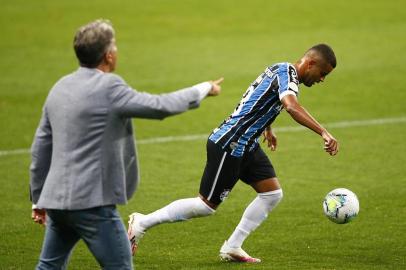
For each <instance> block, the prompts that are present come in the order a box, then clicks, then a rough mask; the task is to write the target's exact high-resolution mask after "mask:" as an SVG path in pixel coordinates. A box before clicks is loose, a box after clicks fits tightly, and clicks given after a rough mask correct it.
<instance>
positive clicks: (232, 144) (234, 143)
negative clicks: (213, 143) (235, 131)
mask: <svg viewBox="0 0 406 270" xmlns="http://www.w3.org/2000/svg"><path fill="white" fill-rule="evenodd" d="M237 146H238V143H236V142H231V143H230V148H231V149H232V150H234V149H236V148H237Z"/></svg>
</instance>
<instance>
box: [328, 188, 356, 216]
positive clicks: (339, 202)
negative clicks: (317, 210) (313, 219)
mask: <svg viewBox="0 0 406 270" xmlns="http://www.w3.org/2000/svg"><path fill="white" fill-rule="evenodd" d="M323 210H324V214H325V215H326V216H327V217H328V218H329V219H330V220H331V221H333V222H335V223H339V224H344V223H348V222H350V221H351V220H352V219H354V218H355V217H356V216H357V215H358V212H359V202H358V198H357V196H356V195H355V194H354V192H352V191H351V190H348V189H346V188H337V189H334V190H332V191H330V192H329V193H328V194H327V195H326V197H325V198H324V201H323Z"/></svg>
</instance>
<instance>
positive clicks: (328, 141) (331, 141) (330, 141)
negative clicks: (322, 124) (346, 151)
mask: <svg viewBox="0 0 406 270" xmlns="http://www.w3.org/2000/svg"><path fill="white" fill-rule="evenodd" d="M321 136H322V137H323V140H324V150H325V151H326V152H327V153H329V154H330V156H335V155H336V154H337V153H338V141H337V140H336V139H335V138H334V137H333V136H332V135H331V134H330V133H328V131H323V133H322V134H321Z"/></svg>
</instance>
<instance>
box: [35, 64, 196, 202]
mask: <svg viewBox="0 0 406 270" xmlns="http://www.w3.org/2000/svg"><path fill="white" fill-rule="evenodd" d="M200 99H201V97H200V91H199V89H197V88H196V87H191V88H186V89H182V90H178V91H175V92H172V93H168V94H162V95H152V94H148V93H141V92H137V91H135V90H133V89H132V88H131V87H130V86H128V85H127V84H126V83H125V82H124V81H123V80H122V79H121V78H120V77H119V76H117V75H115V74H112V73H103V72H101V71H99V70H97V69H87V68H79V69H78V70H77V71H76V72H73V73H72V74H69V75H67V76H65V77H63V78H62V79H60V80H59V81H58V82H57V83H56V84H55V85H54V87H53V88H52V89H51V91H50V93H49V95H48V97H47V99H46V102H45V105H44V107H43V113H42V117H41V121H40V124H39V127H38V129H37V131H36V134H35V138H34V142H33V145H32V149H31V151H32V163H31V166H30V172H31V174H30V192H31V200H32V202H33V203H34V204H37V206H38V207H39V208H46V209H68V210H78V209H86V208H92V207H97V206H103V205H111V204H125V203H126V202H127V200H128V199H129V198H130V197H131V196H132V194H133V193H134V191H135V189H136V187H137V183H138V179H139V175H138V162H137V152H136V149H135V143H134V138H133V128H132V124H131V117H139V118H152V119H163V118H164V117H166V116H169V115H174V114H178V113H181V112H184V111H186V110H188V109H191V108H196V107H198V105H199V103H200Z"/></svg>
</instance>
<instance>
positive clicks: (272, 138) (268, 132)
mask: <svg viewBox="0 0 406 270" xmlns="http://www.w3.org/2000/svg"><path fill="white" fill-rule="evenodd" d="M262 134H263V135H264V140H263V141H262V142H265V141H267V142H268V147H269V148H270V149H271V151H275V150H276V145H277V139H276V135H275V134H274V133H273V132H272V129H265V130H264V132H263V133H262Z"/></svg>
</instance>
